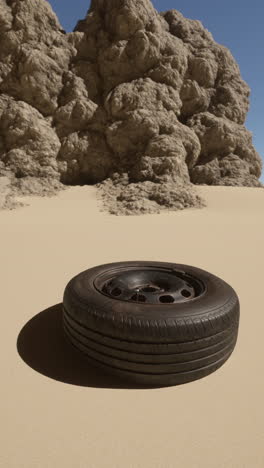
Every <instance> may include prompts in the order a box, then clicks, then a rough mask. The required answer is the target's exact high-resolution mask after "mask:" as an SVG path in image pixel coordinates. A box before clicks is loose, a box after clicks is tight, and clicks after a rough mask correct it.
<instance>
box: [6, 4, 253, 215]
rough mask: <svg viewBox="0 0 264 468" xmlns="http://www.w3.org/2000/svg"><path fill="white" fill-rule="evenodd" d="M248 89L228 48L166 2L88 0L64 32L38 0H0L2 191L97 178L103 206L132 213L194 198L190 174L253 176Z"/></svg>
mask: <svg viewBox="0 0 264 468" xmlns="http://www.w3.org/2000/svg"><path fill="white" fill-rule="evenodd" d="M249 95H250V89H249V87H248V86H247V84H246V83H245V82H244V81H243V79H242V78H241V76H240V70H239V66H238V64H237V63H236V61H235V60H234V58H233V56H232V54H231V52H230V51H229V50H228V49H227V48H226V47H224V46H221V45H219V44H217V43H215V41H214V40H213V37H212V35H211V33H210V32H209V31H207V30H206V29H205V28H204V27H203V25H202V23H201V22H200V21H195V20H189V19H186V18H184V17H183V15H182V14H181V13H179V12H178V11H176V10H171V11H167V12H164V13H160V14H159V13H158V12H157V11H156V10H155V9H154V7H153V6H152V4H151V2H150V1H149V0H92V2H91V6H90V9H89V11H88V13H87V15H86V17H85V19H83V20H80V21H79V22H78V23H77V26H76V28H75V30H74V32H72V33H69V34H66V33H65V31H64V30H63V29H62V27H61V25H60V23H59V21H58V19H57V17H56V15H55V14H54V12H53V11H52V9H51V7H50V5H49V3H48V2H47V1H46V0H39V1H38V5H36V2H35V0H6V1H4V0H0V176H2V180H3V178H5V180H7V179H6V178H8V180H9V184H7V185H8V193H9V198H10V196H11V195H12V193H13V194H16V195H17V194H22V195H24V194H32V193H35V194H42V195H50V194H53V193H56V192H57V191H58V190H61V189H63V188H64V186H65V185H75V184H96V186H97V187H98V189H99V191H100V194H101V195H102V200H103V201H104V203H105V207H106V209H107V210H108V211H110V212H112V213H115V214H118V213H120V214H124V213H125V214H132V213H136V214H140V213H151V212H159V211H160V210H161V209H175V210H177V209H185V208H188V207H197V208H199V207H202V206H204V202H203V201H202V200H201V199H200V197H198V195H197V194H196V189H195V185H199V184H208V185H237V186H252V187H262V184H261V183H260V182H259V180H258V179H259V177H260V175H261V169H262V160H261V158H260V156H259V154H258V153H257V152H256V150H255V148H254V146H253V144H252V134H251V132H249V131H248V130H246V128H245V127H244V123H245V119H246V115H247V112H248V108H249ZM7 185H5V187H7ZM3 190H5V193H6V190H7V189H3ZM3 190H2V191H3ZM10 194H11V195H10ZM2 199H3V196H2ZM4 204H5V206H7V203H6V200H5V202H2V205H3V206H4ZM0 208H1V203H0Z"/></svg>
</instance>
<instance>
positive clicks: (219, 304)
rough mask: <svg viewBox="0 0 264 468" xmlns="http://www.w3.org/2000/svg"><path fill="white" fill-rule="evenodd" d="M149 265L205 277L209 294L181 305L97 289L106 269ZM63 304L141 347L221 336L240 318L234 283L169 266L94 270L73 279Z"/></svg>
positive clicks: (81, 319) (82, 319)
mask: <svg viewBox="0 0 264 468" xmlns="http://www.w3.org/2000/svg"><path fill="white" fill-rule="evenodd" d="M144 266H154V267H155V268H161V269H162V267H163V268H178V269H181V270H184V271H186V272H187V273H189V274H192V275H194V276H196V277H198V278H200V279H201V280H202V281H203V282H204V283H205V284H206V288H207V290H206V292H205V293H204V294H203V295H201V296H198V297H195V298H194V299H192V300H189V301H186V302H182V303H174V304H148V303H138V302H137V303H132V302H129V301H122V300H119V299H116V298H113V297H109V296H107V295H106V294H104V293H102V292H99V291H98V290H97V289H96V288H95V286H94V280H95V278H96V276H98V275H99V274H102V273H103V272H105V271H107V270H113V271H114V272H116V273H117V272H121V271H122V270H123V271H124V269H125V270H127V269H128V268H129V267H144ZM161 271H162V270H161ZM63 305H64V308H65V310H66V311H67V312H68V313H69V315H70V316H71V317H72V318H73V319H74V320H75V321H76V322H78V323H80V324H81V325H83V326H85V327H86V328H90V329H91V330H94V331H97V332H99V333H100V334H102V335H106V336H109V337H111V338H114V339H116V338H117V339H122V340H127V341H132V342H135V341H136V342H139V343H140V342H141V343H180V342H186V341H194V340H197V339H201V338H206V337H209V336H212V335H215V334H217V333H220V332H222V331H224V330H226V329H228V328H230V327H232V325H234V324H235V323H237V322H238V319H239V299H238V296H237V294H236V292H235V291H234V290H233V288H232V287H231V286H230V285H229V284H227V283H226V282H225V281H223V280H222V279H220V278H218V277H217V276H215V275H213V274H211V273H208V272H206V271H204V270H201V269H199V268H196V267H192V266H188V265H182V264H171V263H167V262H149V261H146V262H143V261H140V262H136V261H134V262H133V261H131V262H117V263H110V264H105V265H100V266H98V267H94V268H90V269H89V270H86V271H84V272H82V273H80V274H78V275H77V276H75V277H74V278H72V279H71V280H70V281H69V283H68V284H67V286H66V288H65V291H64V296H63Z"/></svg>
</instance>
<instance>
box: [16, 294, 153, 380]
mask: <svg viewBox="0 0 264 468" xmlns="http://www.w3.org/2000/svg"><path fill="white" fill-rule="evenodd" d="M17 351H18V354H19V356H20V357H21V359H22V360H23V361H24V362H25V363H26V364H27V365H28V366H29V367H31V368H32V369H34V370H35V371H36V372H39V373H40V374H43V375H45V376H46V377H49V378H51V379H54V380H58V381H60V382H64V383H68V384H71V385H79V386H82V387H96V388H112V389H113V388H119V389H122V388H123V389H150V388H159V387H156V386H155V387H154V386H140V385H136V384H135V385H133V384H130V383H127V382H125V381H123V380H121V378H119V377H117V376H113V375H111V374H110V373H109V374H108V373H106V372H105V371H102V370H101V369H99V368H97V367H96V366H93V365H92V364H90V362H89V361H88V360H87V359H86V358H85V356H83V355H82V353H80V352H79V351H78V350H76V349H75V348H74V347H73V346H72V345H71V344H70V343H69V342H68V341H67V340H66V339H65V337H64V334H63V328H62V303H60V304H56V305H54V306H52V307H49V308H48V309H45V310H43V311H42V312H39V313H38V314H37V315H35V316H34V317H33V318H32V319H30V320H29V321H28V322H27V323H26V324H25V325H24V327H23V328H22V329H21V331H20V333H19V335H18V338H17Z"/></svg>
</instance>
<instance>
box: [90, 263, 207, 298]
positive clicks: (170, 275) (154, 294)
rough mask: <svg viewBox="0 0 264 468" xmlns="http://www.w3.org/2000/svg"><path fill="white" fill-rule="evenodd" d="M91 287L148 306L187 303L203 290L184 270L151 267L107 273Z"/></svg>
mask: <svg viewBox="0 0 264 468" xmlns="http://www.w3.org/2000/svg"><path fill="white" fill-rule="evenodd" d="M94 284H95V287H97V289H99V290H100V292H102V293H104V294H106V295H107V296H110V297H112V298H115V299H117V300H121V301H129V302H140V303H148V304H173V303H178V302H186V301H189V300H191V299H194V298H195V297H197V296H200V295H201V294H202V293H203V292H204V290H205V286H204V284H203V283H202V282H201V281H200V280H198V279H197V278H194V277H193V276H191V275H189V274H188V273H186V272H184V271H180V270H176V269H169V268H168V269H157V268H156V269H155V268H153V267H152V268H151V267H149V268H148V267H134V268H133V267H131V268H129V269H128V268H126V269H125V270H124V271H123V272H121V271H120V270H119V271H118V272H117V273H116V274H113V273H112V275H110V272H108V278H107V277H106V275H104V277H100V278H97V280H95V282H94Z"/></svg>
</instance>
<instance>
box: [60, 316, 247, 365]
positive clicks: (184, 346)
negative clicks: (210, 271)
mask: <svg viewBox="0 0 264 468" xmlns="http://www.w3.org/2000/svg"><path fill="white" fill-rule="evenodd" d="M63 317H64V320H66V321H67V323H69V324H70V326H71V327H72V328H73V329H74V330H77V331H78V332H79V333H80V334H81V335H84V336H86V337H87V338H90V339H91V340H93V341H94V342H97V343H100V344H102V345H105V346H108V347H110V348H114V349H118V350H120V351H127V352H129V353H130V352H134V353H140V354H143V355H153V354H158V355H165V356H166V355H170V354H175V353H177V354H178V353H187V352H192V351H196V350H199V349H200V350H204V349H207V348H209V347H211V346H214V345H216V344H218V343H222V341H224V340H225V339H227V338H228V337H229V336H230V334H232V333H234V332H236V331H237V329H238V321H236V322H234V324H232V326H231V327H229V328H226V329H225V330H223V331H222V332H219V333H216V334H215V335H211V336H208V337H206V338H201V339H196V340H191V341H185V342H179V343H153V342H152V343H142V342H140V343H139V342H137V341H134V342H132V341H126V340H122V339H121V338H120V339H117V338H112V337H110V336H106V335H102V334H101V333H99V332H98V331H94V330H92V329H91V328H87V327H86V326H84V325H82V324H80V323H79V322H77V321H76V320H75V318H73V317H72V316H71V315H70V314H69V312H68V311H67V310H66V309H65V308H63Z"/></svg>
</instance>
